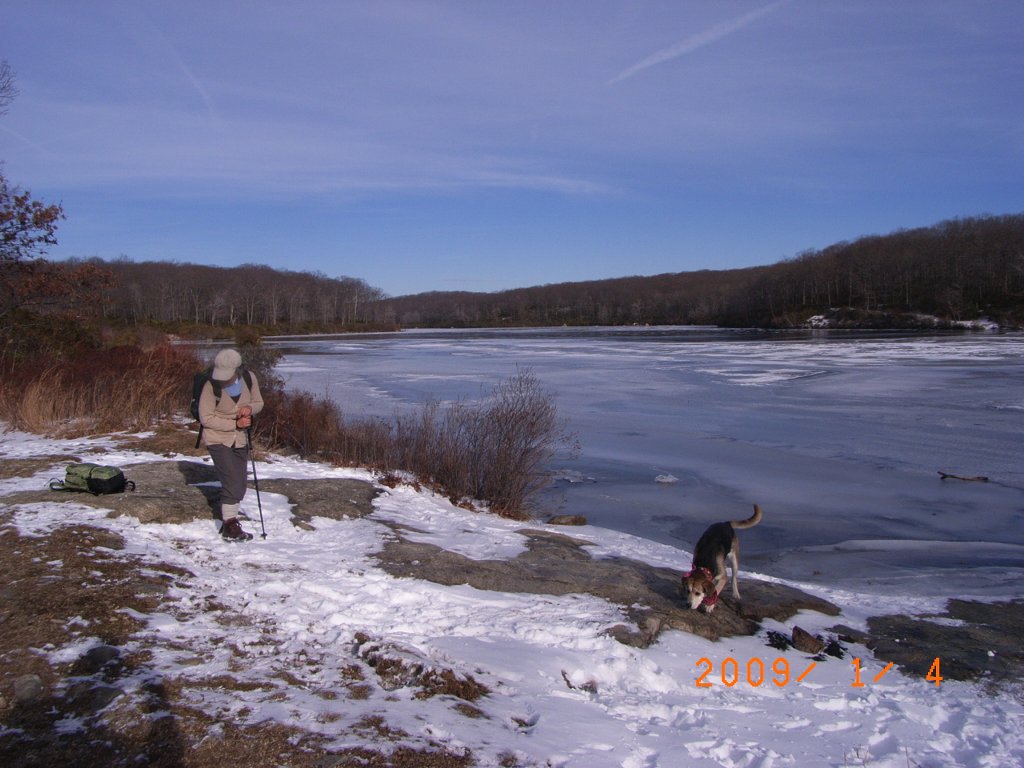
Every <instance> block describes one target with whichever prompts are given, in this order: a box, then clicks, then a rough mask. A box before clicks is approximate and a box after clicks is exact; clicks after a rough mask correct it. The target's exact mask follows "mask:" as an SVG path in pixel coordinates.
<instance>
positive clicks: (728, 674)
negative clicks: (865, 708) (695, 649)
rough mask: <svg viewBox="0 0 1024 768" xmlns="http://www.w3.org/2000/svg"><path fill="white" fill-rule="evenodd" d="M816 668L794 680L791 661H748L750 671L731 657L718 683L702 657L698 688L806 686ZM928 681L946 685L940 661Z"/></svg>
mask: <svg viewBox="0 0 1024 768" xmlns="http://www.w3.org/2000/svg"><path fill="white" fill-rule="evenodd" d="M850 663H851V664H852V666H853V681H852V682H851V683H850V686H851V687H852V688H863V687H864V686H865V685H866V683H865V682H864V681H863V680H862V679H861V678H862V674H863V672H864V669H863V667H862V666H861V662H860V659H854V660H853V661H851V662H850ZM816 666H818V663H817V662H816V661H812V662H811V663H810V665H809V666H808V667H807V668H806V669H804V670H803V671H802V672H800V674H799V675H796V676H795V677H794V670H793V669H792V668H791V667H790V664H789V660H788V659H784V658H782V657H779V658H777V659H775V660H774V661H773V662H772V663H771V668H770V670H769V668H767V667H765V663H764V661H763V660H762V659H759V658H758V657H756V656H755V657H753V658H751V659H749V660H748V661H747V663H746V669H745V670H744V669H743V667H742V666H741V665H740V663H739V662H738V661H737V660H736V659H734V658H732V657H731V656H728V657H726V658H725V659H723V660H722V663H721V666H720V667H719V674H718V676H717V680H715V663H714V662H713V661H712V660H711V659H708V658H702V659H699V660H698V661H697V668H698V669H699V670H701V672H700V674H699V675H698V676H697V681H696V685H697V687H698V688H712V687H714V684H715V682H720V683H721V684H722V685H724V686H725V687H727V688H732V687H733V686H734V685H736V684H737V683H739V682H740V681H741V680H744V681H745V682H746V684H747V685H749V686H751V687H752V688H759V687H760V686H762V685H766V684H770V685H774V686H776V687H778V688H785V687H786V686H787V685H789V684H790V682H792V681H794V680H795V681H796V682H798V683H802V682H803V681H804V680H805V679H806V678H807V676H808V675H809V674H810V673H811V670H813V669H814V668H815V667H816ZM892 667H893V665H892V663H889V664H887V665H886V666H885V668H884V669H882V671H881V672H879V673H878V674H876V675H875V676H874V677H873V679H872V682H875V683H877V682H879V681H881V679H882V678H883V677H885V675H886V674H887V673H888V672H889V670H890V669H892ZM744 671H745V673H746V674H745V675H744ZM925 680H927V681H928V682H931V683H935V685H936V687H937V686H938V685H939V683H941V682H942V672H941V663H940V661H939V659H938V658H936V659H935V661H934V662H932V666H931V669H930V670H928V674H927V675H926V676H925Z"/></svg>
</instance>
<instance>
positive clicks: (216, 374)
mask: <svg viewBox="0 0 1024 768" xmlns="http://www.w3.org/2000/svg"><path fill="white" fill-rule="evenodd" d="M241 364H242V356H241V355H240V354H238V350H237V349H222V350H221V351H220V352H218V353H217V356H216V357H215V358H213V374H212V376H213V379H214V381H231V379H233V378H235V371H237V370H238V368H239V366H241Z"/></svg>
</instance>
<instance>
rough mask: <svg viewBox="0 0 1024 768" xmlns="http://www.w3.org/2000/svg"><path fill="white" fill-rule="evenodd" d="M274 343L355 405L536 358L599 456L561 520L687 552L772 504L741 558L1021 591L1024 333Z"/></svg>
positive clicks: (461, 391) (566, 461)
mask: <svg viewBox="0 0 1024 768" xmlns="http://www.w3.org/2000/svg"><path fill="white" fill-rule="evenodd" d="M271 343H274V344H277V345H279V346H281V347H282V349H283V350H284V352H285V358H284V359H283V361H282V364H281V366H280V369H279V370H280V373H281V374H282V375H283V376H284V377H285V378H286V380H287V383H288V386H289V387H294V388H300V389H304V390H308V391H310V392H313V393H314V394H318V395H326V396H328V397H330V398H332V399H334V400H335V401H337V402H338V403H339V404H340V405H341V406H342V408H343V409H344V410H345V411H346V412H347V413H351V414H353V415H376V416H381V417H385V418H387V417H389V416H391V415H392V414H393V413H394V412H395V411H396V410H400V409H403V408H407V407H415V406H417V405H418V404H419V403H422V402H423V401H425V400H427V399H430V398H436V399H440V400H442V401H449V400H458V399H464V398H469V399H473V398H477V397H480V396H482V395H485V394H487V393H488V392H489V391H490V390H491V388H492V387H493V386H494V385H495V384H496V383H497V382H499V381H500V380H502V379H506V378H508V377H509V376H512V375H514V374H515V373H516V371H517V370H521V369H529V370H531V371H532V372H533V373H534V374H535V375H536V376H537V377H538V379H539V380H540V381H541V382H542V384H543V385H544V386H545V387H546V388H547V389H548V390H549V391H550V392H552V394H553V395H554V396H555V398H556V402H557V405H558V409H559V414H560V415H561V416H562V417H563V418H564V419H565V421H566V423H567V427H568V429H569V430H570V431H572V432H573V433H575V434H576V436H577V437H578V439H579V442H580V443H581V445H582V449H583V450H582V454H581V455H580V456H578V457H577V458H575V459H570V458H569V457H568V456H564V457H559V459H558V460H557V461H556V462H555V464H554V466H552V467H551V469H552V470H554V471H555V477H556V478H558V479H557V480H556V482H555V483H554V485H553V486H552V487H551V488H550V489H549V490H548V491H547V492H545V495H544V497H543V498H542V499H541V501H542V504H543V506H544V512H545V513H556V512H557V513H559V514H582V515H585V516H586V517H587V518H588V519H589V520H590V521H591V522H592V523H594V524H596V525H600V526H604V527H608V528H612V529H616V530H621V531H625V532H628V533H634V534H639V535H642V536H644V537H646V538H649V539H652V540H655V541H659V542H662V543H666V544H671V545H673V546H678V547H679V548H680V549H683V550H689V549H691V548H692V545H693V543H694V542H695V541H696V539H697V538H698V537H699V536H700V533H701V532H702V531H703V529H704V528H705V527H706V526H707V525H708V524H709V523H711V522H715V521H718V520H725V519H740V518H745V517H747V516H748V515H749V511H750V506H751V505H752V504H754V503H757V504H759V505H761V507H762V508H763V509H764V512H765V517H764V522H762V524H761V525H760V526H758V527H757V528H755V529H751V530H748V531H744V532H743V534H742V538H743V567H744V569H745V570H754V571H759V572H762V573H764V574H768V575H773V576H778V577H784V578H787V579H792V580H796V581H805V582H808V583H813V582H816V581H822V580H824V581H828V582H830V583H833V584H836V583H839V584H842V583H848V584H851V585H857V586H863V585H865V584H868V585H870V584H893V583H899V584H900V586H901V588H902V589H903V591H904V592H911V593H921V594H936V595H938V594H955V593H964V594H972V595H979V596H984V595H988V596H993V595H1019V594H1020V593H1021V591H1022V590H1021V587H1022V585H1024V582H1022V576H1024V530H1022V527H1021V525H1020V521H1021V518H1022V516H1024V460H1022V459H1024V457H1022V455H1021V448H1020V443H1021V435H1022V434H1024V384H1022V375H1024V335H1022V334H1010V333H947V334H939V333H932V334H913V333H875V334H870V333H842V332H826V331H805V332H779V333H766V332H755V331H726V330H718V329H712V328H629V329H621V328H614V329H604V328H592V329H529V330H483V331H479V330H477V331H405V332H401V333H396V334H370V335H361V336H345V337H320V338H314V339H308V340H294V339H288V340H284V339H282V340H277V341H273V342H271ZM940 470H941V471H945V472H949V473H953V474H956V475H962V476H978V475H984V476H987V477H989V478H990V482H987V483H979V482H961V481H956V480H945V481H944V480H941V479H940V478H939V475H938V472H939V471H940ZM669 477H671V478H673V480H674V481H673V482H665V481H664V480H663V479H664V478H669ZM659 478H661V479H659ZM865 542H869V543H870V542H875V544H866V543H865Z"/></svg>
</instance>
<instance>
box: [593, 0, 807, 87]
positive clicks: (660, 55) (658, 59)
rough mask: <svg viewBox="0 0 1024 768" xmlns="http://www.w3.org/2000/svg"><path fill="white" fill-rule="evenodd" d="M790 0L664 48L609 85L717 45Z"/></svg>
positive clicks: (723, 23)
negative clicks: (713, 44) (700, 49)
mask: <svg viewBox="0 0 1024 768" xmlns="http://www.w3.org/2000/svg"><path fill="white" fill-rule="evenodd" d="M789 1H790V0H777V2H774V3H772V4H771V5H766V6H765V7H764V8H759V9H757V10H756V11H751V12H750V13H748V14H745V15H743V16H740V17H739V18H738V19H733V20H732V21H724V22H722V23H721V24H717V25H715V26H713V27H712V28H711V29H709V30H707V31H706V32H701V33H700V34H697V35H693V36H692V37H688V38H686V39H685V40H683V41H681V42H678V43H676V44H675V45H671V46H669V47H668V48H663V49H661V50H660V51H657V52H656V53H653V54H651V55H650V56H648V57H647V58H646V59H644V60H643V61H640V62H637V63H636V64H634V65H633V66H632V67H630V68H629V69H627V70H625V71H624V72H621V73H620V74H618V75H617V76H615V77H613V78H612V79H611V80H609V81H608V83H607V84H608V85H614V84H615V83H619V82H622V81H623V80H625V79H626V78H629V77H632V76H633V75H635V74H637V73H638V72H642V71H643V70H645V69H647V68H648V67H653V66H655V65H656V64H661V63H662V62H665V61H671V60H672V59H678V58H679V57H680V56H685V55H686V54H688V53H693V52H694V51H696V50H698V49H699V48H703V47H704V46H706V45H711V43H716V42H718V41H719V40H721V39H722V38H724V37H728V36H729V35H731V34H732V33H733V32H736V31H738V30H740V29H743V27H745V26H747V25H748V24H752V23H753V22H755V21H757V20H758V19H760V18H761V17H762V16H767V15H768V14H769V13H771V12H772V11H775V10H776V9H778V8H779V7H781V6H783V5H785V4H786V3H788V2H789Z"/></svg>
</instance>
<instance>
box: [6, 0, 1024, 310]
mask: <svg viewBox="0 0 1024 768" xmlns="http://www.w3.org/2000/svg"><path fill="white" fill-rule="evenodd" d="M1022 30H1024V3H1021V2H1019V1H1018V0H1006V1H1005V2H984V1H982V0H961V1H958V2H947V1H944V0H900V2H892V1H891V0H877V1H876V0H861V1H857V0H849V2H846V1H842V2H840V0H835V1H834V2H833V1H831V0H778V1H775V2H764V1H761V0H757V1H754V0H750V1H747V0H715V1H712V0H706V1H703V0H702V1H696V0H677V1H675V2H643V1H642V0H639V1H634V2H626V1H623V2H612V1H611V0H587V1H583V0H579V1H574V0H565V1H563V2H532V1H530V0H519V1H518V2H497V1H496V0H495V1H488V0H466V1H465V2H444V1H438V2H411V1H408V0H374V1H373V2H370V1H367V2H342V1H340V0H339V1H338V2H328V1H326V0H324V1H321V2H312V1H307V0H297V1H296V2H269V1H266V0H265V1H257V0H254V1H252V2H219V1H218V0H205V2H191V0H176V2H173V3H169V2H146V1H145V0H134V1H131V2H105V1H104V0H96V1H95V2H88V3H80V2H71V1H70V0H67V1H64V2H50V1H48V0H27V1H23V0H5V3H4V10H3V13H2V23H0V59H5V60H7V61H8V63H9V64H10V65H11V67H12V68H13V69H14V71H15V73H16V75H17V85H18V88H19V91H20V94H19V96H18V98H17V99H16V100H15V101H14V102H13V103H12V104H11V105H10V107H9V109H8V113H7V114H6V115H5V116H3V117H0V160H2V161H3V163H4V172H5V173H6V175H7V176H8V178H9V179H10V180H11V181H12V182H14V183H17V184H19V185H21V186H23V187H25V188H27V189H29V190H31V191H32V193H33V194H34V195H35V196H37V197H41V198H43V199H45V200H47V201H48V202H60V203H62V204H63V206H64V208H65V212H66V214H67V220H66V221H65V222H64V223H63V224H62V226H61V228H60V230H59V232H58V238H59V241H60V243H59V245H58V246H56V247H55V248H53V249H52V250H51V251H50V255H51V256H52V257H55V258H65V257H71V256H79V257H89V256H99V257H102V258H107V259H112V258H118V257H120V256H127V257H128V258H130V259H132V260H135V261H143V260H151V259H156V260H168V261H181V262H197V263H206V264H221V265H225V266H230V265H235V264H242V263H246V262H255V263H261V264H268V265H271V266H274V267H280V268H287V269H295V270H308V271H319V272H323V273H325V274H327V275H330V276H351V277H358V278H361V279H363V280H366V281H367V282H368V283H370V284H371V285H374V286H377V287H379V288H382V289H383V290H384V291H386V292H387V293H389V294H392V295H400V294H405V293H415V292H419V291H427V290H479V291H493V290H500V289H505V288H513V287H520V286H527V285H537V284H542V283H554V282H562V281H567V280H585V279H597V278H605V277H620V276H626V275H636V274H644V275H649V274H658V273H662V272H681V271H690V270H697V269H723V268H731V267H739V266H749V265H755V264H768V263H773V262H775V261H778V260H780V259H783V258H788V257H791V256H794V255H796V254H798V253H800V252H801V251H804V250H806V249H808V248H820V247H824V246H826V245H829V244H831V243H833V242H837V241H840V240H846V239H852V238H855V237H858V236H860V235H866V234H879V233H885V232H891V231H893V230H896V229H899V228H909V227H916V226H923V225H929V224H933V223H936V222H938V221H941V220H943V219H947V218H953V217H958V216H974V215H980V214H985V213H990V214H1001V213H1019V212H1022V211H1024V77H1022V73H1024V45H1022V44H1021V31H1022Z"/></svg>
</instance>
